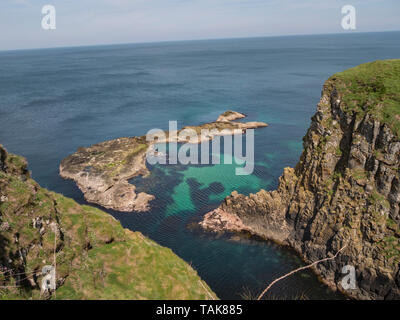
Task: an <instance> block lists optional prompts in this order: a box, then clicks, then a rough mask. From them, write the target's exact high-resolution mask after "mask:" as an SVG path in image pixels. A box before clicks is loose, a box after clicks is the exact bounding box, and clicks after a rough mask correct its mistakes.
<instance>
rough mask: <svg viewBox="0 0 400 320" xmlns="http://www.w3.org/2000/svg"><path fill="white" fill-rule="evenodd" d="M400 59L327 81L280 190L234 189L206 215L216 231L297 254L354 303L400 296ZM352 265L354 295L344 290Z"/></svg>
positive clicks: (205, 224)
mask: <svg viewBox="0 0 400 320" xmlns="http://www.w3.org/2000/svg"><path fill="white" fill-rule="evenodd" d="M399 137H400V60H387V61H376V62H373V63H368V64H363V65H360V66H358V67H356V68H353V69H349V70H347V71H344V72H341V73H338V74H335V75H333V76H332V77H331V78H329V79H328V80H327V81H326V82H325V84H324V86H323V91H322V97H321V100H320V102H319V104H318V108H317V112H316V114H315V115H314V116H313V117H312V121H311V125H310V128H309V129H308V132H307V134H306V136H305V137H304V138H303V142H304V143H303V147H304V149H303V153H302V155H301V158H300V161H299V162H298V164H297V165H296V167H295V168H285V169H284V172H283V175H282V176H281V177H280V179H279V186H278V188H277V190H274V191H265V190H260V191H259V192H258V193H256V194H250V195H249V196H245V195H241V194H238V193H237V192H233V193H232V194H231V196H228V197H227V198H226V199H225V201H224V202H223V203H222V204H221V205H220V207H219V208H217V209H216V210H213V211H212V212H209V213H208V214H206V215H205V217H204V219H203V221H201V222H200V225H201V227H203V228H204V229H206V230H210V231H214V232H224V231H232V232H250V233H251V234H254V235H257V236H259V237H262V238H264V239H269V240H273V241H276V242H278V243H280V244H283V245H287V246H290V247H292V248H294V249H295V250H296V251H297V252H298V253H299V254H300V255H301V256H302V258H303V259H304V260H305V261H306V262H309V263H312V262H314V261H317V260H320V259H323V258H326V257H330V256H333V255H334V254H335V253H336V252H338V250H339V249H341V248H343V247H345V249H344V250H343V251H342V252H341V253H340V255H339V256H338V257H337V258H336V259H335V260H330V261H328V262H325V263H320V264H318V265H316V267H315V268H314V271H315V272H316V273H317V274H318V275H319V276H320V277H321V279H322V281H324V282H325V283H326V284H328V285H329V286H330V287H332V288H333V289H338V290H341V291H342V292H344V293H345V294H346V295H348V296H349V297H353V298H357V299H400V271H399V267H400V213H399V204H400V176H399V168H400V139H399ZM345 265H351V266H354V268H355V271H356V288H355V289H348V290H344V288H342V286H341V279H342V278H343V276H344V274H342V267H343V266H345Z"/></svg>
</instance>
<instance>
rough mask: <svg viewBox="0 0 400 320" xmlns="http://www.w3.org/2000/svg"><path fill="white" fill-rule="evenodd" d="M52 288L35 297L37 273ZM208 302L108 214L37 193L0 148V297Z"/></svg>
mask: <svg viewBox="0 0 400 320" xmlns="http://www.w3.org/2000/svg"><path fill="white" fill-rule="evenodd" d="M46 265H56V279H57V281H56V282H57V290H56V292H55V293H53V294H52V295H48V294H41V282H42V279H43V275H42V268H43V267H44V266H46ZM31 298H33V299H40V298H53V299H54V298H56V299H213V298H216V296H215V294H214V293H213V292H212V291H211V290H210V288H209V287H208V286H207V284H206V283H204V282H203V281H202V280H201V279H200V278H199V276H198V275H197V273H196V272H195V271H194V270H193V269H192V268H191V267H190V266H189V265H188V264H187V263H185V262H184V261H183V260H181V259H180V258H178V257H177V256H176V255H175V254H174V253H173V252H172V251H171V250H170V249H167V248H164V247H161V246H159V245H158V244H156V243H155V242H153V241H152V240H150V239H148V238H146V237H145V236H143V235H142V234H141V233H139V232H132V231H129V230H127V229H124V228H122V226H121V225H120V223H119V222H118V221H116V220H115V219H114V218H113V217H112V216H111V215H108V214H106V213H105V212H103V211H101V210H98V209H96V208H93V207H90V206H82V205H78V204H77V203H76V202H75V201H73V200H72V199H68V198H66V197H64V196H62V195H60V194H57V193H54V192H50V191H48V190H46V189H43V188H41V187H40V186H39V185H38V184H37V183H36V182H35V181H34V180H32V179H31V178H30V174H29V172H28V171H27V163H26V161H25V159H24V158H22V157H19V156H16V155H13V154H9V153H7V152H6V150H5V149H4V148H3V147H2V146H1V145H0V299H31Z"/></svg>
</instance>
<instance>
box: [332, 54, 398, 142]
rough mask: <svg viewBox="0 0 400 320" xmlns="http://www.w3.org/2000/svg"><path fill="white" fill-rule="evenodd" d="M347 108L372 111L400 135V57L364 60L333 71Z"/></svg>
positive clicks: (333, 79) (362, 113)
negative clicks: (355, 64) (351, 66)
mask: <svg viewBox="0 0 400 320" xmlns="http://www.w3.org/2000/svg"><path fill="white" fill-rule="evenodd" d="M330 80H332V81H334V82H335V83H336V84H337V88H338V90H339V92H340V93H341V94H342V99H343V102H344V103H345V105H346V108H345V109H347V111H353V112H357V113H359V114H360V115H361V116H362V115H364V114H365V113H369V114H370V115H372V116H373V117H374V118H376V119H377V120H379V121H381V122H383V123H386V124H387V125H388V126H389V127H390V128H391V129H392V131H393V132H394V134H396V135H397V136H398V137H400V59H396V60H383V61H380V60H379V61H375V62H370V63H365V64H361V65H359V66H357V67H355V68H351V69H348V70H346V71H343V72H340V73H337V74H335V75H333V76H332V77H331V78H330Z"/></svg>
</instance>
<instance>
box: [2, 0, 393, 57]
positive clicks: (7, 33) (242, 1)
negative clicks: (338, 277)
mask: <svg viewBox="0 0 400 320" xmlns="http://www.w3.org/2000/svg"><path fill="white" fill-rule="evenodd" d="M46 4H51V5H53V6H55V8H56V12H57V20H56V22H57V29H56V30H50V31H49V30H47V31H46V30H43V29H42V27H41V20H42V18H43V15H42V13H41V10H42V7H43V6H44V5H46ZM347 4H350V5H353V6H354V7H355V8H356V10H357V11H356V12H357V30H356V31H357V32H366V31H388V30H400V0H344V1H342V0H318V1H317V0H45V1H42V0H0V27H1V32H0V50H8V49H23V48H42V47H58V46H77V45H93V44H112V43H130V42H149V41H170V40H191V39H213V38H235V37H255V36H270V35H288V34H316V33H337V32H353V31H345V30H343V29H342V28H341V19H342V14H341V8H342V6H343V5H347Z"/></svg>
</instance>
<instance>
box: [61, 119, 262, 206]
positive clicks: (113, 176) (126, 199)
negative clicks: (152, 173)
mask: <svg viewBox="0 0 400 320" xmlns="http://www.w3.org/2000/svg"><path fill="white" fill-rule="evenodd" d="M245 117H246V115H244V114H242V113H239V112H235V111H226V112H225V113H223V114H222V115H220V116H219V117H218V119H217V121H214V122H210V123H206V124H202V125H199V126H186V127H184V128H182V129H180V130H177V131H176V132H166V138H165V141H160V140H157V141H155V142H152V141H147V140H146V137H145V136H142V137H125V138H119V139H115V140H111V141H105V142H102V143H99V144H95V145H93V146H91V147H88V148H79V149H78V150H77V152H75V153H74V154H72V155H70V156H68V157H66V158H65V159H63V160H62V161H61V164H60V175H61V177H63V178H65V179H71V180H74V181H75V182H76V184H77V186H78V187H79V189H80V190H81V191H82V192H83V194H84V196H85V199H86V200H87V201H88V202H91V203H96V204H98V205H100V206H102V207H104V208H108V209H113V210H117V211H123V212H133V211H136V212H145V211H148V210H149V209H150V201H152V200H153V199H154V198H155V197H154V195H150V194H147V193H144V192H140V193H137V192H136V187H135V186H134V185H132V184H130V183H129V182H128V181H129V179H131V178H133V177H135V176H143V177H146V175H148V174H149V171H148V169H147V167H146V155H147V152H148V151H149V150H151V149H150V148H151V147H152V145H153V144H154V143H160V142H167V143H169V142H171V143H173V142H177V143H185V142H191V143H200V142H202V141H204V140H205V141H209V140H212V139H213V138H215V136H217V135H233V134H243V133H244V132H245V131H246V130H247V129H255V128H261V127H266V126H267V124H266V123H263V122H235V121H234V120H237V119H242V118H245ZM205 129H207V130H209V133H208V134H206V135H204V134H201V131H202V130H205ZM184 132H188V134H183V133H184ZM181 133H182V134H181ZM193 133H196V136H195V139H193V137H192V136H191V135H192V134H193ZM180 134H181V135H180Z"/></svg>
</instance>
